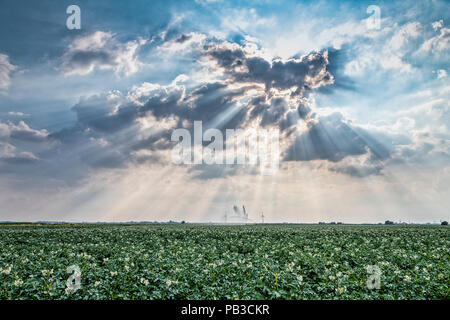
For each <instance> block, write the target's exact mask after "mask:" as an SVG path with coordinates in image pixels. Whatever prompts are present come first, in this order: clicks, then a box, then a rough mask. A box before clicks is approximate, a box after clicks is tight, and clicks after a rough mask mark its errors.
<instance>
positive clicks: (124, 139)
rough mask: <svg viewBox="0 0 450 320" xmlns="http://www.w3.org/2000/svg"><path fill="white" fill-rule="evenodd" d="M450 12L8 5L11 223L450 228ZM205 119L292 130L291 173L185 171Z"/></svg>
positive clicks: (417, 6) (227, 4)
mask: <svg viewBox="0 0 450 320" xmlns="http://www.w3.org/2000/svg"><path fill="white" fill-rule="evenodd" d="M70 5H77V6H78V7H79V8H80V28H79V29H77V28H75V29H73V28H72V29H69V28H68V26H67V20H68V19H70V17H71V16H72V12H71V11H69V13H67V12H66V10H67V8H68V7H69V6H70ZM448 12H449V2H448V1H442V0H441V1H440V0H433V1H429V0H425V1H412V0H405V1H375V0H372V1H282V0H277V1H272V0H250V1H221V0H195V1H174V0H164V1H158V0H156V1H143V0H134V1H103V0H98V1H75V2H74V1H72V0H71V1H65V0H60V1H56V0H52V1H47V0H41V1H23V0H14V1H12V0H0V220H1V221H41V220H46V221H70V222H81V221H85V222H94V221H107V222H118V221H155V220H157V221H168V220H176V221H181V220H185V221H189V222H220V223H221V222H225V221H226V222H242V221H243V220H242V209H241V207H242V206H243V205H245V208H246V211H247V214H248V220H247V221H248V222H260V221H261V219H262V218H261V214H263V215H264V221H265V222H300V223H310V222H313V223H316V222H319V221H325V222H330V221H342V222H345V223H364V222H367V223H378V222H384V221H385V220H392V221H395V222H399V221H403V222H419V223H424V222H439V221H441V220H448V219H450V211H449V210H448V207H449V206H450V189H449V188H450V104H449V97H450V82H449V75H448V73H449V72H450V70H449V61H450V60H449V55H450V54H449V53H450V50H449V49H450V27H449V25H448V23H449V13H448ZM70 21H72V22H73V21H74V20H70ZM195 121H201V122H202V124H203V133H205V132H206V130H207V129H217V131H218V132H222V133H225V132H226V130H227V129H235V130H238V129H242V130H251V129H253V130H255V129H256V130H277V132H279V170H278V171H276V172H275V173H274V174H271V175H264V174H261V172H260V171H259V170H258V167H257V166H252V165H250V164H237V163H236V164H226V165H225V164H206V163H196V164H186V163H184V164H177V163H174V161H173V152H174V151H173V150H174V148H175V146H176V145H177V142H176V141H174V140H173V139H172V137H173V133H174V131H175V130H177V129H186V130H187V132H189V133H192V134H194V122H195ZM200 143H201V144H202V145H203V146H204V147H205V148H206V147H207V145H208V143H207V142H200ZM194 145H195V142H194V144H193V148H195V147H194ZM230 145H231V141H230V140H229V139H226V141H225V147H224V152H225V149H229V146H230ZM227 146H228V148H227ZM237 148H238V147H237ZM216 150H217V149H216ZM243 150H244V151H245V150H246V149H243ZM194 152H195V151H194ZM217 152H219V151H217ZM217 154H219V153H217ZM235 205H236V206H237V208H238V209H237V210H233V206H235Z"/></svg>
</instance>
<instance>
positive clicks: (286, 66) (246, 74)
mask: <svg viewBox="0 0 450 320" xmlns="http://www.w3.org/2000/svg"><path fill="white" fill-rule="evenodd" d="M206 54H207V55H208V56H209V57H211V58H212V59H214V60H215V61H216V62H217V64H218V65H219V66H220V67H222V68H223V69H224V70H225V73H226V74H227V75H228V76H229V77H230V78H231V79H233V80H234V81H237V82H259V83H263V84H264V85H265V87H266V90H269V89H271V88H275V89H280V90H285V89H295V91H294V92H293V95H302V94H303V93H304V92H305V90H308V89H312V88H317V87H320V86H324V85H327V84H331V83H333V76H332V75H331V74H330V73H329V72H328V71H327V69H326V66H327V64H328V53H327V52H326V51H325V52H322V53H311V54H309V55H306V56H304V57H302V58H300V59H289V60H287V61H281V60H274V61H267V60H266V59H264V58H262V57H257V56H249V55H248V54H246V53H245V52H244V48H242V47H240V46H237V45H234V46H231V45H223V44H219V45H217V44H210V45H207V46H206Z"/></svg>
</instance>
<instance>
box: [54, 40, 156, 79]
mask: <svg viewBox="0 0 450 320" xmlns="http://www.w3.org/2000/svg"><path fill="white" fill-rule="evenodd" d="M146 42H147V41H146V40H145V39H138V40H133V41H128V42H126V43H121V42H119V41H118V40H117V39H116V37H115V35H114V34H112V33H111V32H103V31H96V32H94V33H92V34H90V35H87V36H81V37H78V38H76V39H75V40H74V41H73V42H72V43H71V44H69V46H68V48H67V50H66V52H65V53H64V55H63V56H62V63H61V67H60V69H61V70H62V71H63V72H64V74H66V75H87V74H89V73H91V72H93V71H94V70H95V69H99V70H113V71H114V72H115V73H116V74H125V75H126V76H129V75H131V74H134V73H136V72H137V71H138V70H139V67H140V66H141V65H142V62H140V61H139V59H138V57H137V50H138V49H139V47H141V46H142V45H144V44H145V43H146Z"/></svg>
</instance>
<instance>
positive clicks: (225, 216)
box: [224, 210, 227, 223]
mask: <svg viewBox="0 0 450 320" xmlns="http://www.w3.org/2000/svg"><path fill="white" fill-rule="evenodd" d="M224 218H225V223H227V211H226V210H225V215H224Z"/></svg>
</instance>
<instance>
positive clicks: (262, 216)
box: [261, 211, 264, 223]
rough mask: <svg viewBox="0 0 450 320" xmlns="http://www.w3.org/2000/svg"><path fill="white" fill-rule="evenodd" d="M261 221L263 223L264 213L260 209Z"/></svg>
mask: <svg viewBox="0 0 450 320" xmlns="http://www.w3.org/2000/svg"><path fill="white" fill-rule="evenodd" d="M261 223H264V213H263V212H262V211H261Z"/></svg>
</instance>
